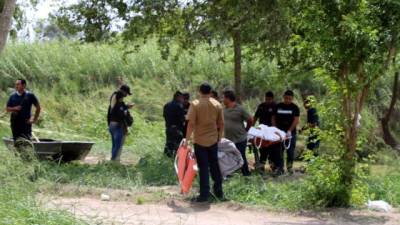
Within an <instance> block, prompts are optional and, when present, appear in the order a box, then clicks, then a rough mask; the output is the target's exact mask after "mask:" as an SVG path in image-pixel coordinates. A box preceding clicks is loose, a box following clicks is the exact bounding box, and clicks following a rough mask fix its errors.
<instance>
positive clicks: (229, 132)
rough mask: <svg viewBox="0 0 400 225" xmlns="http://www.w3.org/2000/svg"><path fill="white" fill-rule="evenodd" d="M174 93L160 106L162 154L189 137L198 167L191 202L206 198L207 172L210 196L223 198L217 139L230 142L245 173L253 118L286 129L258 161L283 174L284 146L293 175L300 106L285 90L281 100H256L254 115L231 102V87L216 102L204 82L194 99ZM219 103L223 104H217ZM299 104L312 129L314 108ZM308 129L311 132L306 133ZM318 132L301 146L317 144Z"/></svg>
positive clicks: (315, 122) (267, 96)
mask: <svg viewBox="0 0 400 225" xmlns="http://www.w3.org/2000/svg"><path fill="white" fill-rule="evenodd" d="M184 95H185V94H184V93H181V92H179V91H178V92H176V93H175V94H174V98H173V100H172V101H171V102H169V103H167V104H166V105H165V106H164V113H163V115H164V118H165V122H166V139H167V140H166V145H165V150H164V153H165V154H166V155H167V156H170V157H171V156H173V155H174V154H175V153H176V151H177V149H178V147H179V146H180V144H181V143H182V142H183V145H187V144H188V143H189V141H190V140H192V134H193V144H194V151H195V155H196V159H197V164H198V167H199V177H200V195H199V196H198V197H197V198H196V201H198V202H203V201H207V200H208V198H209V195H210V185H209V173H211V177H212V179H213V180H214V186H213V189H214V190H213V191H214V196H216V197H217V198H223V191H222V177H221V173H220V169H219V166H218V142H219V141H220V140H221V138H223V137H224V138H226V139H229V140H230V141H232V142H233V143H235V146H236V148H237V149H238V150H239V151H240V153H241V155H242V158H243V161H244V164H243V166H242V168H241V172H242V174H243V175H244V176H249V175H250V171H249V166H248V162H247V159H246V148H247V146H248V139H247V138H248V136H247V131H248V130H249V129H250V128H251V127H252V126H254V125H255V124H256V123H257V122H258V123H259V124H264V125H267V126H275V127H277V128H279V129H280V130H282V131H284V132H286V136H287V137H288V138H289V142H290V143H289V144H288V145H287V146H286V147H287V149H286V147H285V145H282V144H280V143H277V144H273V145H270V146H269V147H266V148H260V161H261V163H262V164H263V165H265V163H266V162H267V160H268V162H269V165H270V167H271V170H272V172H273V173H274V175H275V176H279V175H282V174H283V173H284V152H285V150H286V153H287V157H286V170H287V172H288V173H290V174H291V173H293V161H294V154H295V148H296V137H297V126H298V124H299V120H300V119H299V117H300V109H299V107H298V106H297V105H296V104H295V103H294V102H293V98H294V93H293V91H291V90H287V91H286V92H285V93H284V95H283V101H282V102H281V103H276V102H275V100H274V94H273V93H272V92H271V91H268V92H267V93H266V94H265V101H264V102H263V103H261V104H260V105H259V106H258V107H257V110H256V113H255V115H254V116H251V115H250V113H248V111H247V110H246V109H245V108H244V107H243V106H242V105H240V104H239V103H238V102H237V99H236V95H235V93H234V92H233V91H232V90H225V91H224V92H223V96H222V99H221V102H222V103H223V104H221V103H220V101H219V99H218V93H217V92H216V91H213V90H212V87H211V86H210V85H209V84H207V83H204V84H202V85H200V88H199V99H196V100H194V101H191V102H190V99H189V96H188V95H187V94H186V96H185V97H184ZM222 105H223V106H222ZM304 106H305V108H306V110H307V125H306V126H305V127H304V128H303V129H302V130H304V129H315V128H317V127H318V125H319V118H318V115H317V112H316V109H315V108H313V107H312V104H311V100H310V99H308V98H307V99H306V100H305V101H304ZM311 133H312V132H311ZM318 145H319V140H318V136H317V135H316V134H315V133H314V134H313V135H310V136H309V137H308V139H307V148H308V149H310V150H314V151H315V149H316V148H318Z"/></svg>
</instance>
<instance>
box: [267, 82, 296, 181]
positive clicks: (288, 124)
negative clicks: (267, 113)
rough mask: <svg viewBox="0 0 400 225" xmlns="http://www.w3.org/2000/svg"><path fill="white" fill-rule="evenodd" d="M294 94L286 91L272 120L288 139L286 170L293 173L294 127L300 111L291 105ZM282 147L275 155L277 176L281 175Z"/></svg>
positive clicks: (294, 105)
mask: <svg viewBox="0 0 400 225" xmlns="http://www.w3.org/2000/svg"><path fill="white" fill-rule="evenodd" d="M293 96H294V93H293V91H291V90H287V91H286V92H285V94H284V96H283V102H281V103H279V104H277V105H276V108H275V115H274V116H273V118H272V123H273V124H274V125H275V126H276V127H277V128H279V129H281V130H283V131H285V132H286V136H287V137H289V138H290V143H289V145H290V146H289V148H288V149H287V158H286V169H287V171H288V172H289V173H290V174H292V173H293V161H294V151H295V148H296V126H297V125H298V123H299V116H300V109H299V107H298V106H297V105H296V104H294V103H293ZM283 151H284V149H283V147H282V148H281V151H280V154H277V155H275V157H274V158H275V161H276V163H277V165H276V166H277V168H278V170H277V175H280V174H282V173H283Z"/></svg>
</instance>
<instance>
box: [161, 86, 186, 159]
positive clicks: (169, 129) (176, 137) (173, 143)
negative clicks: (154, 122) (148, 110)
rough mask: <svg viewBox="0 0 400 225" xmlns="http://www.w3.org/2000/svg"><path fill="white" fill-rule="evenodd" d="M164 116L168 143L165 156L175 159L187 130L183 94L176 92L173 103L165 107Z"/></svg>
mask: <svg viewBox="0 0 400 225" xmlns="http://www.w3.org/2000/svg"><path fill="white" fill-rule="evenodd" d="M163 116H164V119H165V128H166V129H165V135H166V138H167V140H166V143H165V147H164V154H165V155H166V156H168V157H173V156H174V155H175V154H176V151H177V150H178V148H179V144H180V143H181V141H182V139H183V133H184V128H185V110H184V108H183V94H182V93H181V92H180V91H177V92H175V94H174V97H173V99H172V101H170V102H168V103H167V104H166V105H165V106H164V110H163Z"/></svg>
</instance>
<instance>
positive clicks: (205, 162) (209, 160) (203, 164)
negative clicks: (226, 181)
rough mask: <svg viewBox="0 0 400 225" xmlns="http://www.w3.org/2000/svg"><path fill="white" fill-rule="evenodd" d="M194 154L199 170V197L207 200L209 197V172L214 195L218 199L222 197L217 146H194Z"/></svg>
mask: <svg viewBox="0 0 400 225" xmlns="http://www.w3.org/2000/svg"><path fill="white" fill-rule="evenodd" d="M194 153H195V154H196V160H197V166H198V168H199V177H200V197H201V198H205V199H208V197H209V195H210V180H209V179H210V177H209V172H210V173H211V178H212V179H213V181H214V188H213V189H214V194H215V195H216V196H217V197H218V198H219V197H222V196H223V191H222V175H221V171H220V170H219V164H218V145H217V144H214V145H212V146H209V147H204V146H201V145H198V144H195V145H194Z"/></svg>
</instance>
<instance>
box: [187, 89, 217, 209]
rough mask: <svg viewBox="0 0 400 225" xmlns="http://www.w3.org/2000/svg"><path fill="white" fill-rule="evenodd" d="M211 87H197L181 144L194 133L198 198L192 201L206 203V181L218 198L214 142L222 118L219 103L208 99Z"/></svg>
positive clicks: (215, 146) (208, 193)
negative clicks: (197, 94)
mask: <svg viewBox="0 0 400 225" xmlns="http://www.w3.org/2000/svg"><path fill="white" fill-rule="evenodd" d="M211 90H212V88H211V86H210V85H209V84H207V83H204V84H202V85H200V88H199V94H200V99H198V100H195V101H193V102H192V103H191V104H190V108H189V113H188V120H189V125H188V128H187V132H186V140H185V142H184V144H185V145H187V144H188V141H189V140H190V138H191V136H192V134H194V139H193V142H194V151H195V155H196V159H197V165H198V167H199V177H200V195H199V196H198V197H197V198H196V199H194V201H195V202H206V201H208V198H209V197H210V181H209V172H210V173H211V178H212V179H213V180H214V187H213V191H214V196H215V197H217V198H219V199H222V198H223V191H222V175H221V171H220V169H219V165H218V142H219V141H220V139H221V138H222V135H223V131H224V117H223V109H222V106H221V104H220V103H219V102H218V101H217V100H215V99H213V98H211Z"/></svg>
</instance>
